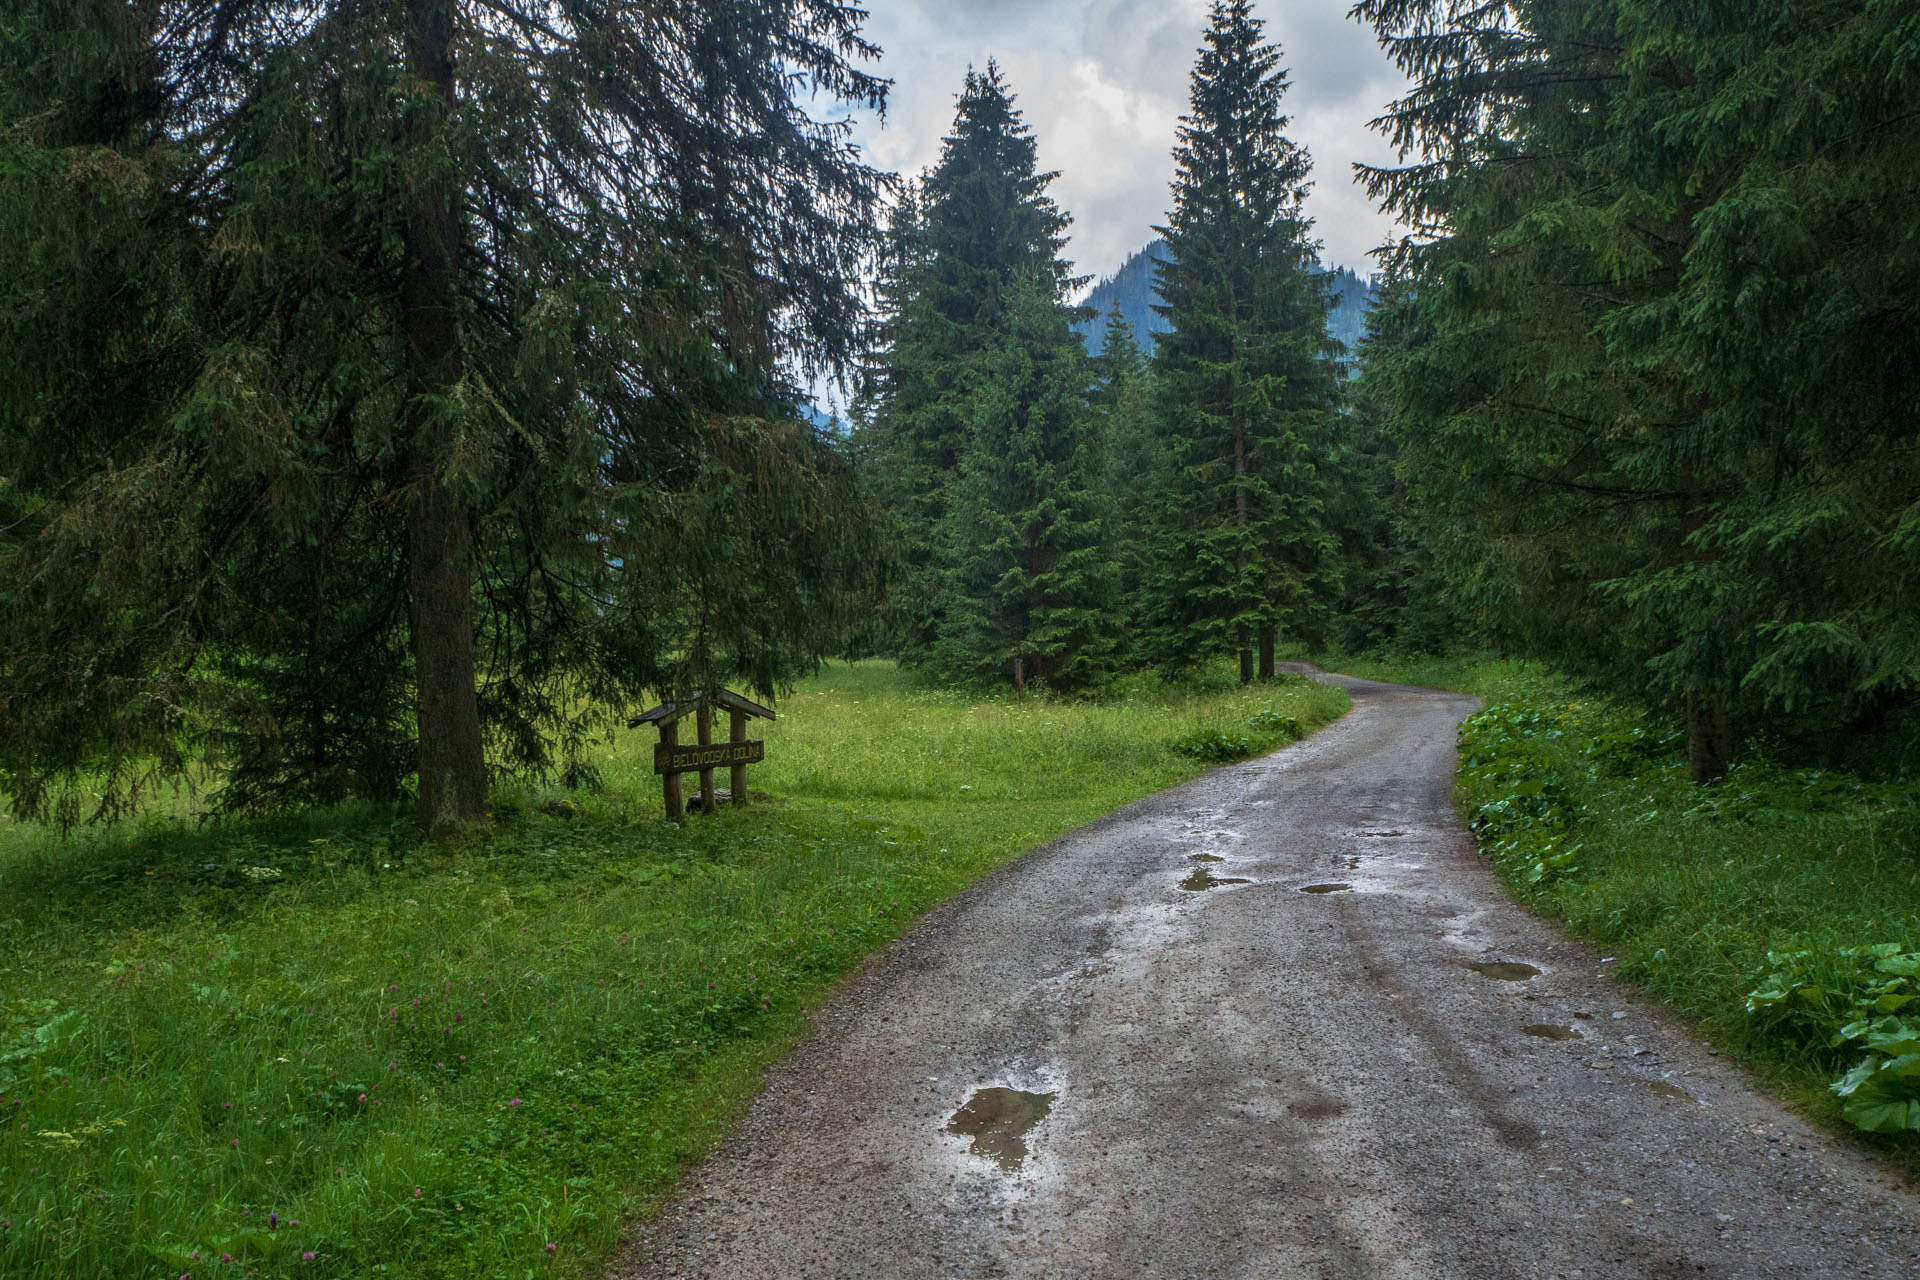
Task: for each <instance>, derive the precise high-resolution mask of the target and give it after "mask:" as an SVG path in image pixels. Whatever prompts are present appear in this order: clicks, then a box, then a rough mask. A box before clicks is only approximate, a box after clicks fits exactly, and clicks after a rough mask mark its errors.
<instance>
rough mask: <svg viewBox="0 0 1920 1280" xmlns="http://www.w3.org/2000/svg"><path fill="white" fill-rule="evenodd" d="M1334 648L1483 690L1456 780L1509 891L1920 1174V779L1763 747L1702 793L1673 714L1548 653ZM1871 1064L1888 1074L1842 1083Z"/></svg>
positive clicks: (1411, 676) (1786, 1091)
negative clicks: (1585, 691) (1493, 655)
mask: <svg viewBox="0 0 1920 1280" xmlns="http://www.w3.org/2000/svg"><path fill="white" fill-rule="evenodd" d="M1322 661H1324V662H1325V663H1327V665H1329V666H1337V668H1338V669H1339V670H1342V671H1347V672H1351V673H1353V674H1356V675H1363V676H1367V677H1369V678H1372V679H1380V680H1392V681H1396V682H1402V683H1409V684H1424V685H1428V686H1431V687H1438V688H1447V689H1455V690H1459V691H1461V692H1465V693H1472V694H1475V695H1477V696H1479V697H1480V698H1482V699H1483V700H1484V701H1486V702H1487V703H1488V704H1489V707H1488V709H1487V710H1486V711H1483V712H1482V713H1480V714H1479V715H1478V716H1475V717H1474V718H1472V719H1470V720H1469V721H1468V722H1467V724H1466V725H1465V726H1464V729H1463V734H1462V744H1463V751H1462V767H1461V775H1460V783H1459V791H1458V795H1459V799H1460V804H1461V807H1462V810H1463V812H1464V814H1465V815H1466V817H1467V818H1468V819H1469V821H1470V822H1472V824H1473V825H1474V827H1475V830H1476V831H1477V833H1478V834H1479V837H1480V842H1481V848H1482V850H1483V851H1484V852H1486V853H1487V854H1488V855H1489V857H1490V858H1491V859H1492V861H1493V864H1494V866H1495V868H1496V869H1497V870H1498V871H1499V873H1500V875H1501V876H1502V878H1503V879H1504V880H1505V881H1506V883H1507V884H1508V885H1509V887H1510V888H1511V889H1512V890H1513V892H1514V894H1515V895H1516V896H1517V897H1519V898H1520V899H1521V900H1523V901H1525V902H1527V903H1528V904H1529V905H1531V906H1533V907H1534V908H1535V909H1537V910H1539V911H1541V912H1543V913H1544V914H1547V915H1551V916H1556V917H1558V918H1560V919H1562V920H1564V921H1566V922H1567V924H1568V925H1569V926H1570V927H1571V928H1572V929H1573V931H1574V932H1576V933H1578V934H1581V935H1583V936H1585V937H1588V938H1591V939H1593V940H1595V941H1597V942H1599V943H1601V944H1603V945H1604V946H1606V948H1607V949H1608V950H1609V951H1610V952H1611V953H1613V954H1615V955H1617V956H1618V957H1619V959H1618V961H1617V964H1618V970H1617V972H1618V976H1619V977H1620V978H1621V979H1623V980H1624V981H1627V982H1630V983H1633V984H1635V985H1637V986H1639V987H1641V988H1642V989H1643V990H1644V991H1645V992H1646V993H1647V994H1648V995H1649V996H1651V997H1652V998H1654V999H1657V1000H1659V1001H1661V1002H1662V1003H1664V1004H1667V1005H1669V1006H1671V1007H1673V1008H1675V1009H1677V1010H1679V1011H1680V1012H1682V1013H1683V1014H1685V1015H1686V1016H1687V1017H1688V1018H1690V1019H1691V1020H1692V1021H1693V1022H1694V1023H1695V1024H1696V1025H1697V1026H1698V1027H1699V1028H1700V1030H1701V1031H1702V1032H1703V1033H1704V1034H1705V1035H1706V1036H1707V1038H1708V1039H1709V1040H1710V1041H1711V1042H1712V1043H1713V1044H1714V1045H1715V1046H1717V1047H1718V1048H1720V1049H1721V1050H1722V1051H1724V1052H1727V1053H1730V1054H1731V1055H1732V1056H1734V1057H1736V1058H1737V1059H1739V1060H1740V1061H1742V1062H1744V1063H1746V1064H1747V1065H1748V1066H1749V1067H1751V1068H1753V1069H1754V1070H1755V1071H1756V1073H1757V1074H1758V1075H1759V1076H1760V1077H1761V1078H1762V1079H1764V1080H1766V1081H1767V1082H1768V1083H1769V1084H1770V1085H1771V1086H1772V1087H1773V1088H1774V1089H1776V1090H1777V1091H1779V1092H1780V1093H1781V1094H1783V1095H1784V1096H1786V1097H1787V1098H1788V1099H1790V1100H1791V1101H1792V1102H1794V1103H1795V1104H1796V1105H1798V1106H1799V1107H1800V1108H1801V1109H1802V1110H1803V1111H1804V1112H1805V1113H1807V1114H1808V1115H1810V1116H1812V1117H1814V1118H1817V1119H1820V1120H1822V1121H1824V1122H1826V1123H1828V1124H1830V1125H1832V1126H1833V1127H1834V1128H1835V1129H1836V1131H1839V1132H1843V1133H1845V1134H1847V1135H1848V1136H1852V1137H1857V1138H1859V1139H1861V1140H1862V1141H1863V1142H1865V1143H1866V1144H1867V1145H1869V1146H1870V1147H1872V1148H1874V1149H1877V1150H1879V1151H1881V1152H1882V1153H1884V1154H1886V1155H1888V1156H1889V1157H1891V1158H1892V1160H1893V1161H1894V1162H1895V1164H1896V1165H1897V1166H1899V1167H1900V1168H1901V1169H1902V1170H1903V1171H1904V1172H1905V1173H1906V1174H1907V1176H1909V1177H1920V1059H1914V1060H1905V1055H1907V1054H1909V1053H1912V1052H1914V1051H1915V1049H1916V1048H1920V1046H1915V1045H1914V1044H1913V1035H1912V1034H1911V1033H1913V1032H1914V1031H1915V1030H1916V1029H1920V1017H1915V1015H1916V1014H1920V957H1915V956H1914V954H1913V953H1915V952H1916V951H1920V786H1915V785H1913V784H1910V783H1908V784H1898V783H1896V784H1888V783H1877V784H1876V783H1869V782H1865V781H1862V780H1861V779H1858V778H1854V777H1851V776H1849V775H1846V774H1839V773H1833V772H1822V771H1817V770H1804V769H1783V768H1779V767H1777V766H1774V765H1771V764H1769V763H1768V762H1766V761H1765V760H1749V761H1747V762H1745V763H1742V764H1741V765H1739V766H1737V767H1736V768H1735V770H1734V772H1733V774H1732V775H1731V776H1730V777H1729V778H1728V779H1727V780H1726V781H1725V782H1723V783H1720V784H1717V785H1715V786H1712V787H1707V788H1700V787H1696V786H1694V785H1693V784H1692V783H1691V782H1689V781H1688V779H1687V770H1686V761H1685V755H1684V742H1683V741H1682V740H1681V738H1680V737H1679V735H1678V734H1676V733H1674V732H1673V731H1672V729H1671V728H1670V727H1668V726H1664V725H1660V724H1658V723H1654V722H1650V721H1648V720H1646V719H1645V718H1644V717H1642V716H1640V715H1639V714H1638V713H1635V712H1633V711H1630V710H1628V709H1626V708H1623V707H1620V706H1618V705H1615V704H1612V703H1610V702H1607V701H1605V700H1601V699H1593V698H1581V697H1577V696H1575V695H1574V694H1573V692H1572V691H1571V690H1570V688H1569V687H1568V686H1567V685H1566V684H1565V683H1564V682H1562V681H1559V680H1557V679H1556V678H1555V677H1554V675H1553V673H1552V672H1551V671H1548V670H1546V669H1544V668H1541V667H1539V666H1538V665H1537V664H1522V663H1518V662H1502V661H1498V660H1494V659H1489V658H1485V657H1474V656H1465V657H1447V658H1423V659H1387V660H1376V661H1355V660H1352V659H1350V658H1346V657H1344V656H1341V657H1333V658H1327V659H1322ZM1870 947H1877V948H1879V952H1878V953H1871V952H1869V953H1863V952H1862V950H1861V949H1862V948H1870ZM1903 1061H1904V1066H1902V1065H1901V1063H1902V1062H1903ZM1863 1063H1865V1064H1869V1065H1875V1064H1877V1065H1878V1066H1879V1070H1877V1071H1874V1072H1872V1073H1871V1074H1872V1076H1873V1078H1872V1079H1870V1080H1869V1079H1866V1078H1865V1077H1862V1082H1861V1085H1860V1087H1858V1088H1856V1089H1855V1091H1854V1092H1853V1093H1852V1094H1850V1095H1848V1096H1847V1097H1846V1098H1842V1097H1840V1096H1837V1095H1836V1094H1835V1092H1834V1091H1833V1090H1832V1088H1831V1087H1830V1085H1831V1084H1832V1083H1833V1082H1834V1081H1835V1080H1837V1079H1839V1078H1841V1077H1842V1076H1843V1075H1844V1074H1845V1073H1847V1072H1848V1071H1850V1070H1853V1069H1855V1068H1857V1067H1860V1066H1861V1064H1863ZM1903 1107H1904V1108H1905V1110H1902V1108H1903ZM1863 1122H1864V1123H1868V1124H1873V1125H1877V1126H1878V1127H1879V1128H1881V1129H1885V1130H1895V1129H1899V1128H1900V1127H1901V1126H1903V1125H1908V1124H1912V1125H1914V1126H1915V1127H1913V1128H1908V1129H1906V1130H1905V1131H1901V1132H1884V1133H1864V1132H1862V1130H1861V1129H1859V1128H1857V1127H1855V1126H1856V1125H1858V1124H1860V1123H1863Z"/></svg>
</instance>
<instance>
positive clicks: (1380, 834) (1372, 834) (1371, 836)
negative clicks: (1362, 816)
mask: <svg viewBox="0 0 1920 1280" xmlns="http://www.w3.org/2000/svg"><path fill="white" fill-rule="evenodd" d="M1353 834H1354V835H1356V836H1358V837H1359V838H1360V839H1362V840H1398V839H1399V838H1400V837H1401V836H1404V835H1405V834H1407V833H1406V832H1404V831H1356V832H1354V833H1353Z"/></svg>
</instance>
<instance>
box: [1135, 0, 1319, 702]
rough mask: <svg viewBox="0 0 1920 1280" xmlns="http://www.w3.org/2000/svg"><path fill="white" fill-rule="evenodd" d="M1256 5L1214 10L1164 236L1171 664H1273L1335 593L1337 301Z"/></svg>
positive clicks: (1164, 627) (1159, 526)
mask: <svg viewBox="0 0 1920 1280" xmlns="http://www.w3.org/2000/svg"><path fill="white" fill-rule="evenodd" d="M1261 30H1262V23H1261V22H1260V20H1259V19H1258V18H1255V17H1254V16H1253V12H1252V5H1251V3H1250V2H1249V0H1216V2H1215V3H1214V5H1213V7H1212V10H1211V15H1210V20H1209V26H1208V29H1207V32H1206V37H1205V44H1204V45H1203V47H1202V48H1201V50H1200V53H1199V57H1198V60H1197V62H1196V65H1195V67H1194V71H1193V76H1192V105H1191V109H1190V112H1189V114H1188V115H1186V116H1185V117H1183V118H1182V122H1181V127H1180V134H1179V137H1180V142H1179V146H1178V147H1177V148H1176V149H1175V151H1174V161H1175V166H1176V173H1175V177H1174V184H1173V209H1172V212H1171V213H1170V214H1169V215H1168V222H1167V225H1166V226H1165V227H1164V228H1160V231H1161V234H1162V235H1164V236H1165V238H1166V241H1167V250H1168V257H1167V260H1166V261H1165V262H1163V263H1161V264H1160V266H1159V270H1158V289H1159V293H1160V297H1161V299H1162V303H1161V306H1160V313H1161V314H1162V315H1163V316H1164V317H1166V319H1167V321H1168V323H1169V325H1170V326H1171V330H1170V332H1167V333H1164V334H1162V335H1160V337H1159V340H1158V342H1157V343H1156V345H1155V351H1154V375H1155V386H1156V395H1157V399H1158V403H1159V406H1160V415H1161V418H1162V421H1163V423H1164V427H1163V430H1164V433H1165V437H1166V439H1167V442H1168V450H1169V455H1170V457H1169V462H1170V474H1169V477H1168V483H1167V485H1166V486H1165V488H1164V489H1163V490H1162V491H1161V492H1160V494H1159V495H1158V497H1157V500H1156V502H1155V511H1154V515H1155V519H1154V530H1153V536H1154V542H1155V569H1154V574H1153V583H1152V589H1151V595H1152V600H1153V604H1154V610H1155V623H1156V628H1155V630H1156V641H1157V643H1158V645H1159V648H1160V657H1161V659H1162V660H1163V661H1165V662H1167V663H1170V664H1173V665H1187V664H1191V663H1193V662H1196V661H1199V660H1201V659H1203V658H1205V657H1207V656H1209V655H1212V654H1216V653H1236V652H1237V653H1238V655H1239V659H1240V674H1241V679H1242V680H1251V679H1252V678H1253V675H1254V647H1255V645H1256V644H1257V645H1258V647H1259V650H1260V671H1261V673H1262V674H1263V675H1265V674H1271V672H1272V670H1273V652H1274V643H1275V637H1276V633H1278V632H1279V631H1281V630H1283V629H1288V630H1292V631H1294V632H1296V633H1300V634H1307V635H1311V634H1313V633H1315V632H1316V631H1317V630H1318V628H1319V627H1320V625H1321V624H1322V621H1323V617H1324V611H1325V609H1326V606H1327V603H1328V602H1329V600H1330V598H1331V597H1332V595H1333V594H1334V593H1335V591H1337V589H1338V574H1339V561H1338V556H1337V538H1336V537H1335V536H1334V534H1333V533H1332V531H1330V530H1329V529H1328V527H1327V524H1326V519H1325V511H1324V504H1325V495H1326V487H1327V478H1326V475H1325V474H1324V469H1325V466H1326V462H1327V445H1328V441H1329V440H1330V438H1331V434H1332V432H1333V429H1334V426H1335V421H1334V412H1333V411H1334V406H1335V398H1336V396H1337V393H1338V387H1337V383H1336V371H1335V366H1334V363H1333V359H1332V357H1333V356H1334V354H1335V352H1336V350H1337V348H1336V346H1335V344H1334V343H1333V342H1332V340H1331V339H1330V338H1328V336H1327V330H1326V313H1327V308H1328V305H1329V301H1328V298H1327V295H1326V292H1325V289H1324V286H1323V285H1322V284H1321V283H1320V282H1319V281H1317V280H1316V279H1315V278H1314V276H1313V275H1312V272H1311V267H1312V265H1313V262H1314V256H1315V245H1314V244H1313V242H1312V241H1311V240H1310V239H1309V238H1308V234H1309V231H1310V227H1311V224H1310V222H1309V220H1308V219H1307V217H1306V215H1305V213H1304V211H1303V209H1302V205H1301V202H1302V200H1303V199H1304V198H1305V195H1306V192H1307V174H1308V172H1309V170H1310V168H1311V164H1310V161H1309V159H1308V156H1307V153H1306V152H1305V151H1304V150H1303V149H1301V148H1300V147H1298V146H1296V145H1295V144H1294V143H1293V142H1292V141H1290V140H1289V139H1288V138H1287V136H1286V134H1285V130H1286V127H1287V123H1288V120H1287V117H1286V116H1285V115H1284V114H1282V112H1281V109H1280V104H1281V98H1282V97H1283V95H1284V94H1285V92H1286V88H1287V77H1286V72H1285V71H1284V70H1283V69H1281V67H1280V52H1279V50H1278V48H1277V47H1275V46H1274V45H1271V44H1266V43H1263V42H1262V41H1261V38H1260V36H1261Z"/></svg>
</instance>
